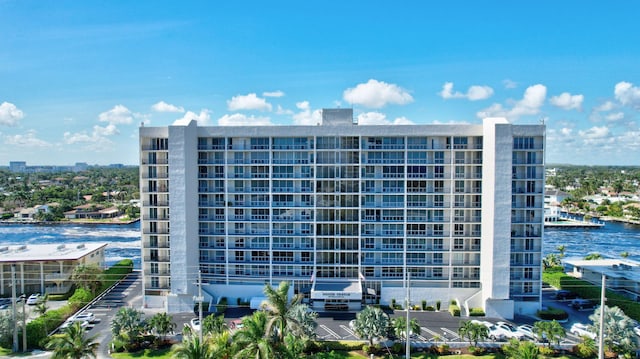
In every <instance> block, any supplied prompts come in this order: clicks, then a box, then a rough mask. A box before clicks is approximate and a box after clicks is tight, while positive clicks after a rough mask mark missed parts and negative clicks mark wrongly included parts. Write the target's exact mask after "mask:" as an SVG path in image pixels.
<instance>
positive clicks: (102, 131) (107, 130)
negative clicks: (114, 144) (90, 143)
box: [93, 123, 120, 137]
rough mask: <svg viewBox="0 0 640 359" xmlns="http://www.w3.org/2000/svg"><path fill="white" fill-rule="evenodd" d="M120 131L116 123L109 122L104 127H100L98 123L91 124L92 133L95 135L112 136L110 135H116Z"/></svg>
mask: <svg viewBox="0 0 640 359" xmlns="http://www.w3.org/2000/svg"><path fill="white" fill-rule="evenodd" d="M119 133H120V131H118V128H117V127H116V125H114V124H112V123H110V124H108V125H107V126H105V127H100V126H98V125H96V126H93V134H94V135H95V136H100V137H102V136H112V135H117V134H119Z"/></svg>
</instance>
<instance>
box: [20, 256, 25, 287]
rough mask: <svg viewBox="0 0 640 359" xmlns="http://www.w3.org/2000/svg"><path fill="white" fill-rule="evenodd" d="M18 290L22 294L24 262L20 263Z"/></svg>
mask: <svg viewBox="0 0 640 359" xmlns="http://www.w3.org/2000/svg"><path fill="white" fill-rule="evenodd" d="M20 290H21V291H22V293H23V294H24V262H22V263H20Z"/></svg>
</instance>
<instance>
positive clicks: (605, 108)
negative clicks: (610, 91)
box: [593, 101, 615, 112]
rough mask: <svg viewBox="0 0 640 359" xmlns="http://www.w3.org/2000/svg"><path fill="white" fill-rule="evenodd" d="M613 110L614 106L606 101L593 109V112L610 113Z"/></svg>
mask: <svg viewBox="0 0 640 359" xmlns="http://www.w3.org/2000/svg"><path fill="white" fill-rule="evenodd" d="M614 108H615V104H614V103H613V102H611V101H606V102H605V103H603V104H602V105H600V106H596V107H594V108H593V110H594V111H599V112H605V111H611V110H613V109H614Z"/></svg>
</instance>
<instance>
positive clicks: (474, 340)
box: [458, 320, 489, 346]
mask: <svg viewBox="0 0 640 359" xmlns="http://www.w3.org/2000/svg"><path fill="white" fill-rule="evenodd" d="M458 335H460V337H461V338H467V339H469V344H470V345H471V344H473V345H474V346H478V341H480V340H484V339H487V338H488V337H489V328H487V327H486V326H485V325H482V324H480V323H474V322H473V321H471V320H466V321H464V322H463V323H462V326H460V328H458Z"/></svg>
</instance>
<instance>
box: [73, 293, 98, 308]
mask: <svg viewBox="0 0 640 359" xmlns="http://www.w3.org/2000/svg"><path fill="white" fill-rule="evenodd" d="M93 298H94V296H93V294H92V293H91V292H90V291H88V290H87V289H85V288H78V289H76V291H75V292H74V293H73V295H72V296H71V298H69V305H70V306H71V307H72V308H74V310H78V309H80V308H82V307H83V306H85V305H87V303H89V302H90V301H91V300H92V299H93Z"/></svg>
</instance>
